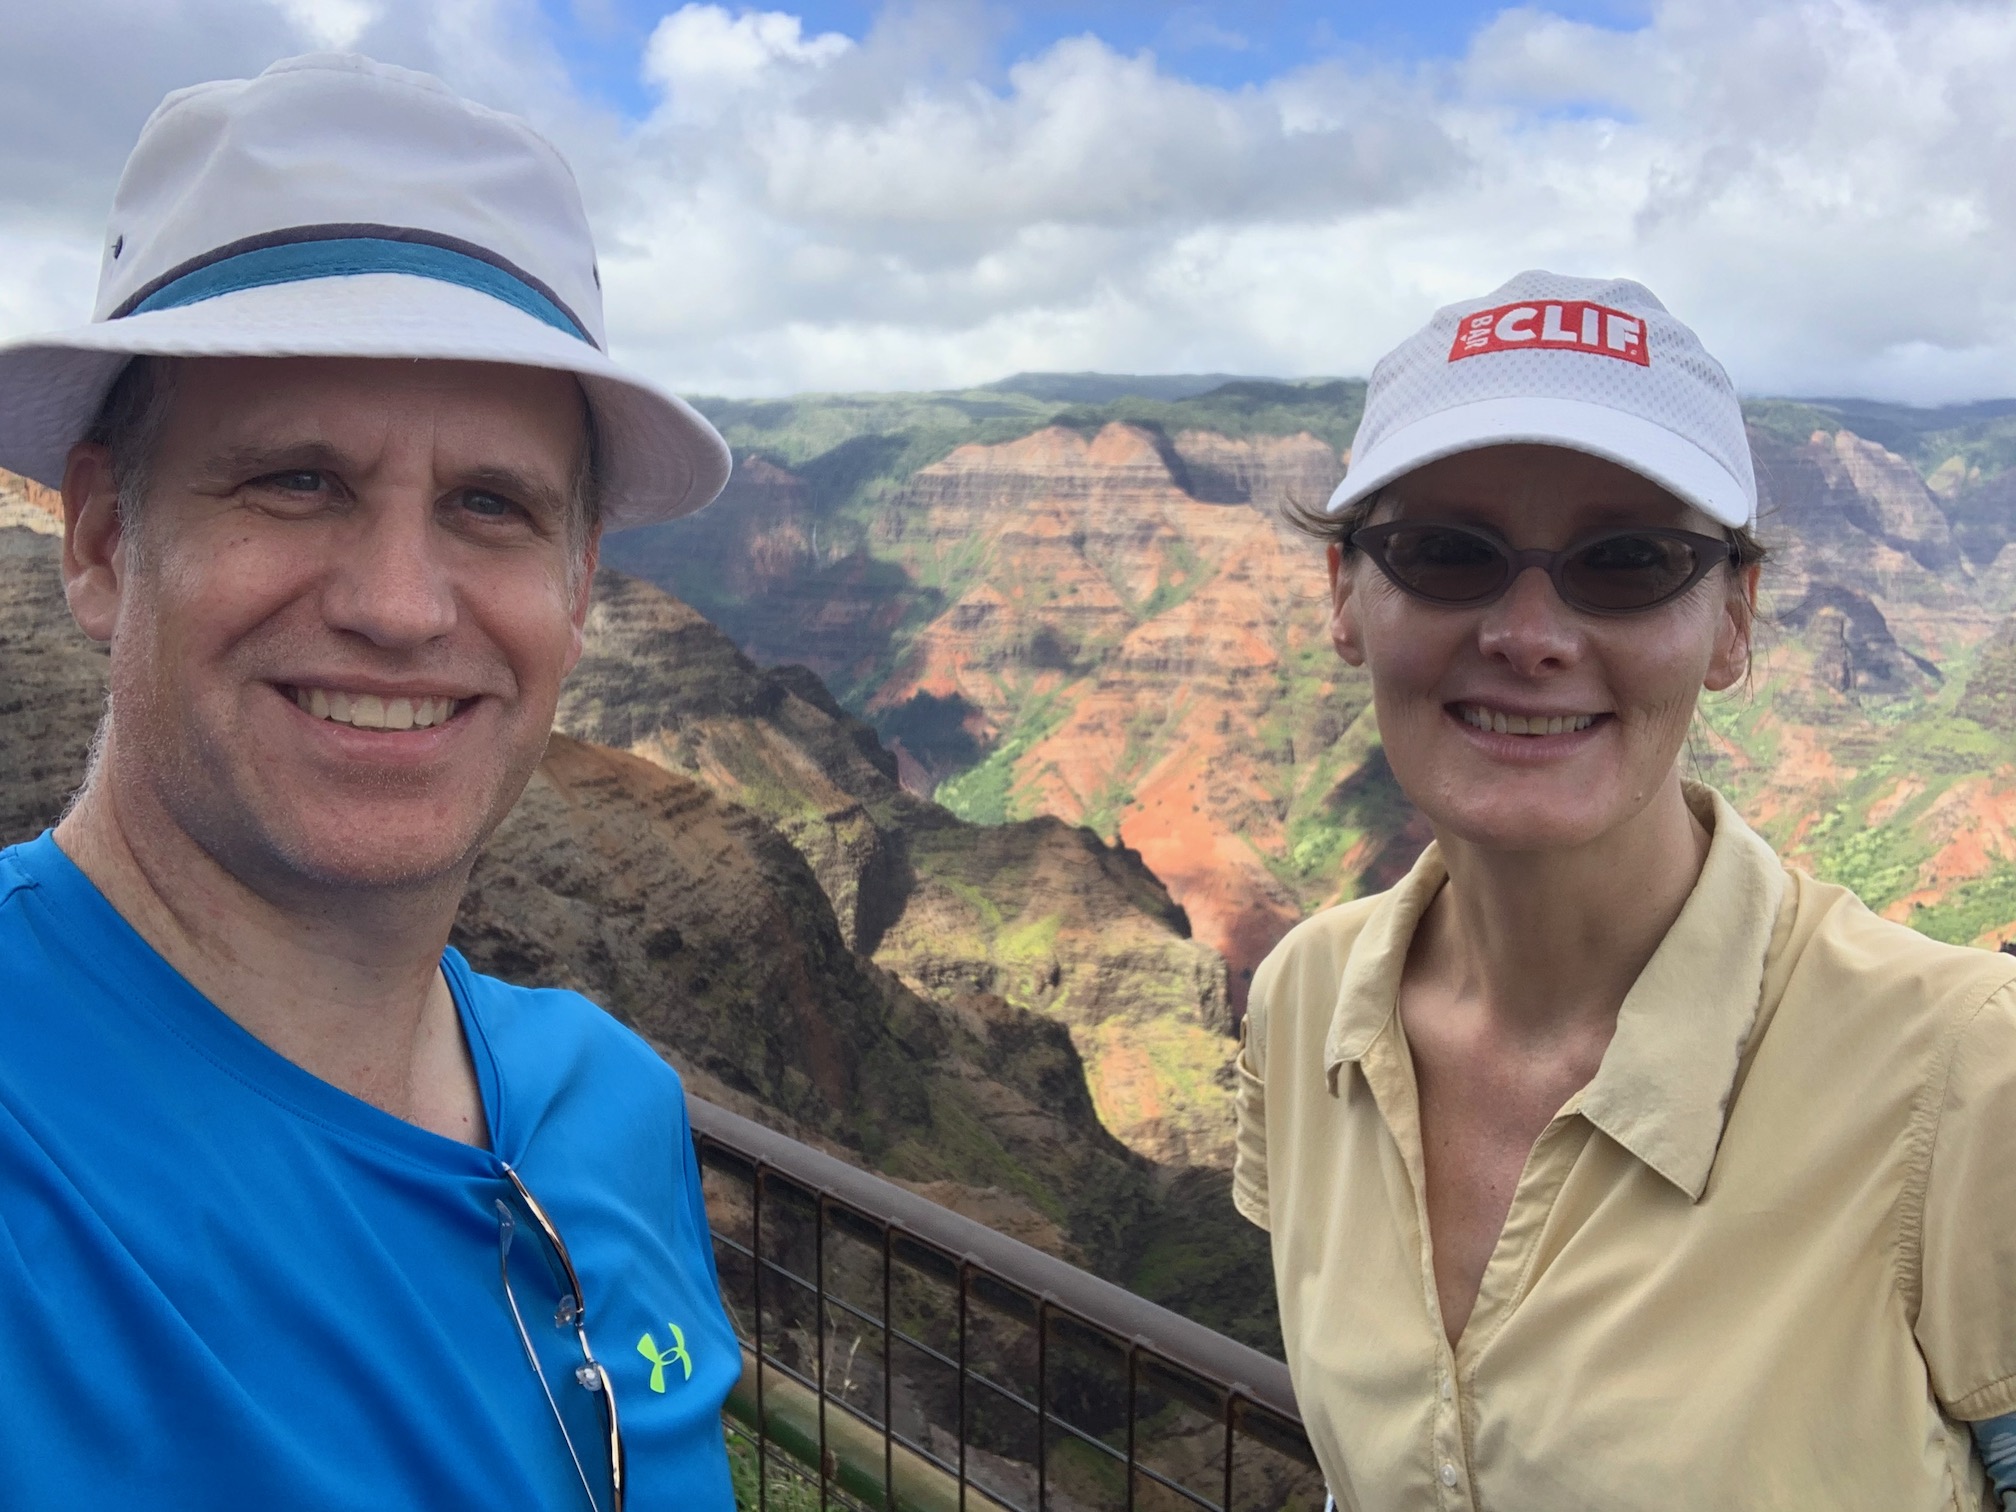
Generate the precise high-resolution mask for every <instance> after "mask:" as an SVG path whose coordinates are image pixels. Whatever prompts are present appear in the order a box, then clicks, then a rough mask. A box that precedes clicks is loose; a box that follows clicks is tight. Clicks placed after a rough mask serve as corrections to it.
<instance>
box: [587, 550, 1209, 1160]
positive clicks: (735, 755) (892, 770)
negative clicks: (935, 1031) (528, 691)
mask: <svg viewBox="0 0 2016 1512" xmlns="http://www.w3.org/2000/svg"><path fill="white" fill-rule="evenodd" d="M559 723H560V727H561V728H562V729H563V730H565V731H567V732H568V733H570V734H572V735H575V736H577V737H579V738H582V739H587V740H594V741H596V742H598V743H601V744H606V745H614V746H619V747H622V748H624V749H626V750H629V751H632V752H634V753H636V754H638V755H641V756H644V757H646V758H648V759H650V760H651V761H653V762H655V763H657V764H659V765H660V766H662V767H664V768H665V769H667V770H669V771H673V772H684V773H689V774H691V775H693V776H694V777H696V778H697V779H699V780H701V781H703V782H705V783H706V784H707V785H708V786H709V787H711V788H712V789H714V790H715V791H717V792H720V793H722V794H725V795H727V796H729V797H731V798H733V799H734V800H735V801H736V802H738V803H741V804H744V805H746V806H748V807H749V808H750V809H752V810H753V811H755V812H756V813H758V814H760V815H762V817H763V818H764V819H765V820H767V821H768V822H769V823H770V824H772V825H775V826H776V827H777V829H778V830H779V831H780V832H781V833H782V834H784V835H785V836H786V837H787V838H788V839H789V840H790V841H791V843H792V844H793V845H794V846H795V847H796V848H797V849H798V851H799V852H800V854H802V855H803V856H804V857H805V859H806V861H807V863H808V864H809V865H810V867H811V869H812V871H813V873H814V874H815V875H816V876H817V877H818V879H819V882H820V885H821V887H822V888H823V890H824V892H825V895H826V896H827V897H828V898H830V899H831V900H832V902H833V907H834V911H835V915H836V917H837V920H838V923H839V926H840V929H841V932H842V935H843V937H844V938H845V939H846V940H847V941H848V943H849V944H850V945H852V946H853V947H854V948H855V949H858V950H860V951H862V952H863V953H864V954H868V955H871V956H872V957H873V959H874V960H875V961H876V962H877V963H878V964H880V965H881V966H883V967H885V968H886V969H888V970H890V971H892V972H894V973H896V974H897V975H898V976H899V977H900V978H902V980H904V981H905V982H906V983H908V984H909V985H910V986H911V987H912V988H913V989H914V990H916V991H918V992H921V993H924V994H926V995H928V996H931V997H933V998H938V999H941V1000H946V1001H967V1000H976V1001H977V1000H984V999H998V1000H1001V1001H1003V1002H1006V1003H1009V1004H1013V1005H1015V1006H1016V1007H1018V1008H1024V1009H1031V1010H1035V1011H1037V1012H1040V1013H1042V1014H1044V1015H1045V1016H1047V1017H1049V1018H1051V1019H1054V1020H1055V1021H1057V1022H1059V1023H1062V1024H1064V1025H1066V1026H1067V1027H1068V1028H1069V1030H1070V1032H1071V1034H1072V1035H1073V1037H1074V1040H1075V1042H1076V1044H1077V1046H1078V1050H1079V1052H1080V1054H1081V1055H1083V1056H1084V1058H1085V1060H1086V1062H1087V1069H1088V1072H1089V1074H1090V1077H1091V1081H1092V1087H1093V1093H1094V1097H1095V1099H1096V1100H1097V1103H1098V1106H1099V1109H1100V1112H1101V1115H1102V1116H1103V1117H1104V1119H1105V1122H1106V1125H1107V1127H1108V1128H1110V1129H1112V1130H1113V1132H1114V1133H1115V1134H1116V1135H1117V1136H1118V1137H1119V1138H1120V1139H1122V1140H1123V1141H1124V1142H1125V1143H1126V1144H1127V1145H1128V1146H1129V1147H1130V1148H1132V1149H1134V1150H1136V1151H1137V1152H1139V1153H1141V1154H1143V1155H1146V1156H1149V1157H1151V1158H1155V1159H1160V1160H1166V1159H1171V1158H1184V1159H1199V1160H1205V1161H1208V1162H1210V1163H1215V1164H1221V1165H1222V1164H1227V1163H1229V1161H1230V1135H1231V1120H1230V1109H1229V1104H1228V1101H1227V1089H1226V1086H1225V1084H1224V1082H1223V1079H1222V1075H1221V1074H1220V1073H1221V1070H1222V1066H1223V1063H1224V1061H1225V1059H1226V1056H1227V1050H1226V1046H1228V1045H1229V1044H1230V1043H1231V1041H1230V1039H1229V1034H1230V1031H1231V1027H1232V1023H1231V1014H1230V1002H1229V997H1228V991H1227V984H1226V976H1225V968H1224V965H1223V963H1222V961H1221V960H1220V958H1219V957H1218V956H1217V955H1216V954H1215V953H1214V952H1213V951H1212V950H1210V949H1209V948H1207V947H1205V946H1203V945H1200V944H1199V943H1198V942H1196V941H1194V940H1192V939H1191V938H1189V925H1188V921H1187V919H1186V918H1185V915H1184V913H1183V911H1182V909H1181V908H1179V907H1178V906H1177V905H1176V904H1175V903H1174V902H1172V900H1171V899H1170V897H1169V894H1168V893H1167V891H1166V890H1165V889H1164V888H1163V887H1162V885H1161V884H1160V883H1159V882H1158V881H1157V879H1156V878H1155V876H1154V875H1153V874H1152V873H1151V871H1150V870H1149V869H1148V868H1147V867H1145V866H1144V865H1143V864H1142V860H1141V857H1140V856H1139V855H1138V854H1137V853H1136V852H1134V851H1132V850H1129V849H1127V848H1125V847H1119V846H1113V845H1109V844H1108V843H1106V842H1105V841H1102V840H1101V839H1099V837H1098V836H1097V835H1095V834H1093V833H1091V832H1090V831H1088V830H1085V829H1082V828H1077V827H1074V826H1071V825H1068V824H1065V823H1062V822H1060V821H1058V820H1056V819H1054V818H1043V819H1037V820H1030V821H1026V822H1022V823H1016V824H1008V825H1002V826H981V825H972V824H967V823H965V822H963V821H961V820H959V819H956V818H954V817H953V816H952V815H951V814H949V813H947V812H946V811H945V810H944V809H942V808H940V807H939V806H938V805H936V804H933V803H930V802H928V801H926V800H923V799H920V798H918V797H917V796H916V795H915V794H913V793H910V792H908V791H906V790H905V789H904V787H903V786H902V784H901V782H900V781H899V780H898V774H897V770H896V763H895V760H894V758H893V757H892V756H891V755H890V753H889V752H887V751H886V750H884V749H883V748H882V747H881V745H880V744H879V743H878V742H877V741H876V739H875V736H874V733H873V732H872V731H871V730H870V729H869V728H868V727H867V726H866V725H864V724H862V723H861V722H860V721H859V720H856V719H854V718H852V717H851V716H849V715H847V714H845V713H844V712H843V711H842V710H841V709H840V708H839V706H838V705H837V704H836V703H835V702H834V701H833V699H832V697H831V695H830V694H828V693H827V692H826V690H825V688H824V687H823V685H821V684H820V683H819V681H818V679H817V678H816V677H813V676H811V675H810V674H809V673H807V672H806V671H805V670H804V669H802V668H796V669H794V668H783V669H778V670H775V671H763V670H761V669H759V668H757V667H755V666H754V665H753V664H752V663H751V662H750V661H749V660H748V659H747V658H746V657H745V656H743V655H742V653H741V652H740V651H738V650H737V649H736V648H735V647H734V645H733V644H732V643H731V642H730V641H729V640H728V639H727V637H726V636H724V635H722V634H721V633H720V632H719V631H718V630H716V629H715V628H714V627H713V626H712V625H710V624H708V622H707V621H706V620H704V619H702V618H701V617H700V616H699V615H698V614H696V613H695V612H694V611H693V610H692V609H691V608H689V607H688V606H686V605H684V604H681V603H680V602H678V601H677V600H676V599H673V598H671V597H670V596H669V595H666V594H664V593H662V592H661V591H659V590H658V589H655V588H652V587H651V586H649V585H648V584H644V583H641V582H638V581H637V580H635V579H632V578H627V577H625V576H623V575H622V574H619V573H615V572H610V571H604V572H603V573H602V574H601V575H600V576H599V577H598V579H597V583H596V600H595V604H594V607H593V608H592V609H591V611H590V618H589V624H588V644H587V650H586V652H585V653H584V655H583V657H582V661H581V664H580V666H579V667H578V668H577V669H576V671H575V673H574V676H573V678H572V679H570V682H569V684H568V687H567V689H566V691H565V693H564V694H563V696H562V702H561V708H560V715H559ZM1109 1020H1122V1021H1124V1022H1125V1023H1126V1025H1127V1026H1128V1027H1127V1031H1126V1033H1125V1034H1124V1035H1116V1033H1115V1032H1113V1031H1110V1030H1109V1031H1102V1030H1101V1028H1100V1026H1102V1025H1104V1024H1106V1023H1107V1021H1109ZM1122 1040H1126V1041H1128V1044H1127V1045H1126V1047H1125V1048H1124V1049H1120V1050H1116V1047H1119V1046H1120V1045H1121V1041H1122ZM1109 1052H1113V1053H1118V1054H1119V1055H1120V1057H1121V1059H1120V1060H1119V1061H1115V1062H1114V1067H1113V1068H1109V1066H1108V1056H1109ZM1150 1052H1152V1054H1151V1053H1150ZM1129 1056H1142V1057H1146V1059H1147V1062H1148V1064H1149V1065H1150V1067H1151V1068H1157V1069H1154V1070H1153V1072H1152V1074H1150V1075H1149V1076H1148V1077H1147V1078H1146V1079H1145V1081H1144V1079H1143V1077H1142V1076H1140V1075H1138V1074H1133V1073H1129V1074H1126V1075H1122V1074H1120V1072H1119V1071H1118V1070H1117V1069H1115V1068H1117V1067H1119V1066H1120V1065H1121V1064H1122V1062H1125V1061H1126V1060H1127V1058H1128V1057H1129ZM1109 1072H1110V1073H1111V1074H1109ZM1158 1078H1159V1080H1158Z"/></svg>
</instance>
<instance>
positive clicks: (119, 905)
mask: <svg viewBox="0 0 2016 1512" xmlns="http://www.w3.org/2000/svg"><path fill="white" fill-rule="evenodd" d="M99 775H100V777H101V779H102V778H103V776H104V774H103V773H102V772H101V773H100V774H99ZM56 843H57V844H58V845H59V846H60V847H61V848H62V850H63V852H64V854H65V855H67V856H68V857H69V858H70V860H71V861H72V862H74V863H75V864H76V865H77V867H78V869H79V870H81V871H82V872H83V873H84V875H85V876H87V877H89V878H90V879H91V881H92V883H93V884H94V885H95V886H96V887H97V888H98V890H99V891H100V892H101V893H103V894H104V895H105V897H106V899H107V901H109V902H110V903H111V904H112V906H113V907H114V908H115V909H117V910H118V911H119V913H120V914H121V916H123V917H124V918H125V920H126V922H127V923H129V924H131V925H132V926H133V928H134V929H135V930H136V931H137V932H138V933H139V934H140V936H141V937H142V938H143V939H145V940H146V941H147V943H148V944H149V945H151V946H153V947H154V949H155V950H157V951H158V952H160V954H161V956H162V958H163V959H164V960H166V961H167V962H168V964H169V965H171V966H173V967H174V968H175V969H176V970H177V971H178V972H180V973H181V974H182V976H183V977H184V978H186V979H187V980H188V981H189V983H190V984H191V985H192V986H194V987H195V988H196V990H197V991H198V992H201V993H202V994H203V995H204V996H205V997H207V998H208V999H209V1000H210V1001H211V1002H212V1003H214V1004H215V1005H216V1006H217V1007H218V1008H219V1009H220V1010H221V1011H222V1012H224V1013H225V1014H226V1015H228V1016H229V1017H230V1018H232V1019H233V1020H235V1021H236V1022H237V1023H238V1024H239V1025H240V1026H241V1027H242V1028H244V1029H245V1030H246V1031H247V1032H249V1033H250V1034H252V1035H253V1036H254V1037H255V1038H257V1039H258V1040H260V1041H261V1042H262V1043H264V1044H265V1045H266V1046H267V1047H268V1048H270V1049H272V1050H274V1051H276V1052H278V1053H279V1054H281V1055H283V1056H285V1057H286V1058H287V1059H288V1060H290V1061H292V1062H294V1064H296V1065H297V1066H300V1067H301V1068H302V1069H303V1070H305V1071H308V1072H310V1073H312V1074H313V1075H315V1076H318V1077H320V1078H321V1079H322V1080H324V1081H326V1082H329V1083H330V1084H331V1085H333V1086H336V1087H339V1088H341V1089H342V1090H343V1091H345V1092H348V1093H350V1094H351V1095H352V1096H354V1097H358V1098H361V1099H363V1100H364V1101H365V1102H368V1103H371V1104H372V1105H374V1106H375V1107H378V1108H381V1109H383V1110H384V1111H385V1112H388V1113H391V1114H393V1115H394V1116H395V1117H398V1118H402V1119H404V1120H406V1121H407V1122H408V1123H413V1124H417V1125H419V1126H420V1127H422V1128H425V1129H429V1130H431V1131H432V1132H434V1133H437V1134H440V1135H443V1136H445V1137H447V1138H450V1139H456V1140H460V1141H462V1142H463V1143H466V1144H475V1145H482V1144H486V1143H487V1142H488V1138H489V1131H488V1128H487V1126H486V1122H485V1119H484V1115H483V1105H482V1097H481V1093H480V1091H479V1089H478V1087H477V1083H476V1078H475V1072H474V1069H473V1066H472V1064H471V1062H470V1057H469V1050H468V1046H467V1044H466V1043H465V1041H464V1038H463V1034H462V1026H461V1020H460V1016H459V1015H458V1014H457V1012H456V1009H455V1003H454V999H453V998H452V996H451V995H450V994H449V991H448V987H447V983H446V981H445V980H444V979H443V977H442V974H441V968H440V960H441V951H442V949H443V948H444V947H445V946H446V944H447V942H448V931H449V929H450V927H451V926H452V924H453V923H454V918H455V910H456V908H457V906H458V904H459V902H460V900H461V895H462V889H463V885H464V883H465V882H466V880H467V879H466V877H464V876H457V877H453V878H440V879H430V880H429V881H428V882H426V883H424V884H420V885H416V886H413V887H405V888H400V889H397V890H396V891H395V890H390V889H348V890H334V889H331V890H326V891H319V892H318V890H316V889H314V888H312V887H298V888H294V889H288V890H285V891H283V890H282V889H280V888H277V887H275V888H272V889H260V888H255V887H253V886H248V885H247V884H246V883H245V882H244V881H242V880H241V879H240V878H238V877H237V876H234V875H233V874H232V873H231V871H229V870H228V869H227V868H226V867H225V866H223V865H220V864H219V862H218V861H217V860H216V858H214V857H213V856H212V855H211V854H210V853H209V852H207V851H206V850H204V849H203V847H202V846H200V845H198V844H197V843H196V842H195V841H194V840H193V839H192V838H191V837H190V836H189V835H188V834H186V833H185V832H184V831H183V830H182V829H181V828H179V827H178V826H177V825H176V824H175V823H174V822H173V821H172V819H170V818H169V817H168V816H167V815H166V814H164V813H161V812H160V811H159V810H158V808H156V807H155V806H154V805H153V804H150V803H149V802H148V801H147V800H146V799H145V798H144V797H142V798H138V799H136V798H134V797H133V796H132V795H126V796H125V801H123V802H122V801H121V795H120V794H119V793H118V792H117V791H116V790H115V788H114V785H113V784H112V783H111V782H110V781H106V780H99V781H94V782H93V783H92V784H91V786H90V787H89V789H88V790H87V791H86V792H85V794H84V795H83V796H82V797H81V798H80V799H79V800H78V803H77V806H76V807H75V808H74V809H73V810H72V811H71V812H70V813H69V814H68V815H67V816H66V817H65V818H64V820H63V822H62V823H61V824H59V825H58V826H57V828H56Z"/></svg>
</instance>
